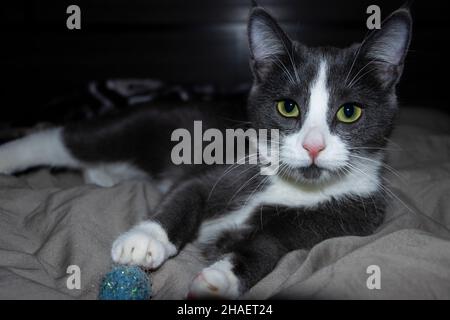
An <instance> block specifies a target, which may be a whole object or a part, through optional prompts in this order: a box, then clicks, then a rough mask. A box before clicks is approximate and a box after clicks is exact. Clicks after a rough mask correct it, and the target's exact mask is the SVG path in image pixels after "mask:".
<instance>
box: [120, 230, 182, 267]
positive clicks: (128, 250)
mask: <svg viewBox="0 0 450 320" xmlns="http://www.w3.org/2000/svg"><path fill="white" fill-rule="evenodd" d="M176 253H177V249H176V248H175V246H174V245H173V244H172V243H171V242H170V241H169V239H168V238H167V234H166V232H165V231H164V229H163V228H162V227H161V226H160V225H159V224H158V223H156V222H144V223H142V224H140V225H137V226H136V227H134V228H132V229H131V230H130V231H128V232H126V233H124V234H122V235H121V236H120V237H118V238H117V239H116V241H114V243H113V246H112V250H111V256H112V259H113V261H114V262H117V263H121V264H130V265H139V266H143V267H145V268H150V269H156V268H158V267H159V266H160V265H161V264H163V262H164V261H166V260H167V259H168V258H169V257H171V256H173V255H175V254H176Z"/></svg>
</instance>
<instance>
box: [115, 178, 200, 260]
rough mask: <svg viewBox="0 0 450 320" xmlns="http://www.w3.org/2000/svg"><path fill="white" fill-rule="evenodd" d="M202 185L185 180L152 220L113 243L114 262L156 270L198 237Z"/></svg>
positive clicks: (161, 205)
mask: <svg viewBox="0 0 450 320" xmlns="http://www.w3.org/2000/svg"><path fill="white" fill-rule="evenodd" d="M205 192H206V189H205V186H204V184H203V183H202V182H201V181H198V180H188V181H186V182H184V183H182V184H181V185H179V186H178V187H176V188H175V189H173V190H172V191H171V192H170V193H169V194H168V195H167V196H166V197H165V198H164V200H163V201H162V203H161V204H160V205H159V208H158V209H157V213H156V215H155V217H154V218H153V219H152V220H148V221H144V222H142V223H140V224H138V225H136V226H135V227H133V228H131V229H130V230H129V231H127V232H125V233H124V234H122V235H120V236H119V237H118V238H117V240H116V241H114V243H113V246H112V250H111V256H112V259H113V261H114V262H117V263H121V264H130V265H139V266H143V267H146V268H150V269H156V268H158V267H159V266H161V264H163V263H164V262H165V261H166V260H167V259H168V258H170V257H172V256H174V255H176V254H177V253H178V251H179V250H180V249H181V248H182V247H183V246H184V245H185V244H186V243H187V242H189V241H191V240H193V239H194V238H195V236H196V234H197V231H198V228H199V225H200V223H201V221H202V219H203V213H204V203H205V201H204V198H205Z"/></svg>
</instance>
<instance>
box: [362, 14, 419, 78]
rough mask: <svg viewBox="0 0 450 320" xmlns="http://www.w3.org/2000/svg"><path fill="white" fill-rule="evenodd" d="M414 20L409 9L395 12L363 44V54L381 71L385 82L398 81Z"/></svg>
mask: <svg viewBox="0 0 450 320" xmlns="http://www.w3.org/2000/svg"><path fill="white" fill-rule="evenodd" d="M411 32H412V18H411V13H410V11H409V8H407V7H403V8H400V9H398V10H397V11H394V12H393V13H392V14H391V15H390V16H389V17H387V18H386V19H385V20H384V21H383V22H382V24H381V29H379V30H376V31H374V32H373V33H372V34H370V35H369V37H368V38H367V39H366V40H365V41H364V42H363V52H364V55H365V56H366V58H367V59H369V60H370V61H373V62H374V63H376V65H377V66H378V69H379V71H381V73H380V76H381V77H386V79H382V80H383V81H389V80H391V82H392V81H394V82H395V83H396V82H397V81H398V78H399V77H400V75H401V72H402V69H403V63H404V61H405V57H406V53H407V52H408V48H409V44H410V42H411Z"/></svg>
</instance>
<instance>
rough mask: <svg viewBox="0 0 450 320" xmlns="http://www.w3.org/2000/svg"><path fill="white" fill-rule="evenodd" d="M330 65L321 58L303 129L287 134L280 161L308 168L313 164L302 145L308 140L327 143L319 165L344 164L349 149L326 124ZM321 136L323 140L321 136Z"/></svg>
mask: <svg viewBox="0 0 450 320" xmlns="http://www.w3.org/2000/svg"><path fill="white" fill-rule="evenodd" d="M327 70H328V69H327V64H326V62H325V61H322V62H321V63H320V66H319V72H318V75H317V78H316V80H315V81H314V82H313V83H312V85H311V88H310V98H309V106H308V112H307V115H306V119H305V122H304V123H303V126H302V128H301V130H300V131H298V132H296V133H293V134H291V135H289V136H286V137H285V139H284V141H283V144H282V147H281V156H280V158H281V160H282V161H283V162H284V163H286V164H288V165H290V166H292V167H307V166H309V165H311V164H312V159H311V157H310V156H309V154H308V151H307V150H305V149H304V148H303V144H305V142H310V141H309V140H308V139H312V138H314V139H313V140H321V141H322V140H323V141H322V142H323V143H324V145H325V149H323V150H322V151H321V152H320V153H319V155H318V157H317V158H316V160H315V161H316V164H317V165H318V166H319V167H322V168H325V169H329V170H333V169H337V168H340V167H342V166H343V165H345V163H346V161H347V160H348V150H347V148H346V146H345V143H344V142H343V141H342V139H340V138H339V137H338V136H336V135H333V134H331V132H330V128H329V126H328V123H327V115H328V108H329V106H328V104H329V92H328V89H327ZM318 136H320V139H319V137H318Z"/></svg>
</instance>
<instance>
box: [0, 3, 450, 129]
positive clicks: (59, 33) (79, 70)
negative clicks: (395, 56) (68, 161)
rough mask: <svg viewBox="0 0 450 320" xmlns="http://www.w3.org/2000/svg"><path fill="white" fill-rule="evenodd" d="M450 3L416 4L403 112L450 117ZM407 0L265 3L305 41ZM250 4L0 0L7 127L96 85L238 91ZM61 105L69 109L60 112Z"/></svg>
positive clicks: (335, 34)
mask: <svg viewBox="0 0 450 320" xmlns="http://www.w3.org/2000/svg"><path fill="white" fill-rule="evenodd" d="M447 2H448V1H437V0H416V1H414V3H413V5H412V12H413V17H414V21H415V24H414V33H413V41H412V46H411V50H410V53H409V56H408V59H407V65H406V70H405V73H404V77H403V80H402V82H401V85H400V88H399V98H400V101H401V103H402V105H404V106H410V105H426V106H427V107H429V108H439V109H441V110H445V111H447V112H448V99H447V96H448V94H449V92H450V89H448V81H447V78H448V71H449V61H450V59H449V52H448V51H447V50H446V42H448V39H449V25H448V24H449V20H450V19H449V18H447V15H449V14H450V12H449V10H448V7H449V6H448V5H447ZM403 3H404V1H403V0H399V1H394V0H389V1H387V0H385V1H366V0H361V1H356V0H355V1H349V0H345V1H344V0H340V1H335V0H261V1H259V4H260V5H262V6H264V7H265V8H266V9H268V10H269V11H270V12H271V13H272V14H273V15H274V16H275V17H276V18H277V19H278V21H279V22H280V23H281V25H282V26H283V27H284V28H285V30H286V31H287V32H288V34H289V35H290V36H291V37H292V38H294V39H297V40H300V41H303V42H304V43H306V44H309V45H312V46H316V45H335V46H346V45H349V44H351V43H352V42H358V41H360V40H361V39H362V38H363V37H364V35H365V33H366V32H367V29H366V26H365V25H366V18H367V16H368V15H367V14H366V8H367V6H368V5H370V4H377V5H379V6H380V7H381V11H382V16H383V18H384V17H386V16H387V15H388V14H389V13H390V12H391V11H393V10H394V9H396V8H398V7H400V6H401V5H402V4H403ZM70 4H77V5H79V6H80V7H81V23H82V29H81V30H68V29H67V28H66V19H67V17H68V14H66V8H67V6H68V5H70ZM249 7H250V1H249V0H248V1H247V0H189V1H185V0H161V1H154V0H141V1H137V0H126V1H125V0H90V1H77V0H71V1H65V0H54V1H53V0H40V1H37V0H35V1H6V0H4V1H2V3H1V4H0V10H1V11H0V35H1V43H2V45H1V50H0V51H1V52H0V70H1V77H2V80H3V82H4V85H2V86H1V87H2V93H1V95H2V100H1V101H2V105H1V107H0V108H1V111H2V113H1V119H0V122H9V123H14V124H18V125H23V124H30V123H33V122H36V121H38V120H39V121H42V120H44V121H45V120H46V117H47V115H48V106H49V105H51V104H52V103H54V101H55V99H56V100H57V99H59V98H60V97H62V96H65V97H67V96H68V95H69V96H70V95H71V94H75V92H77V90H81V89H82V88H83V87H85V86H86V83H87V82H88V81H89V80H101V79H106V78H159V79H162V80H164V81H168V82H174V83H213V84H216V85H219V86H222V87H233V86H236V85H238V84H240V83H245V82H248V81H249V79H250V70H249V67H248V62H247V55H248V48H247V39H246V31H245V27H246V19H247V16H248V12H249ZM61 108H63V107H61Z"/></svg>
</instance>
